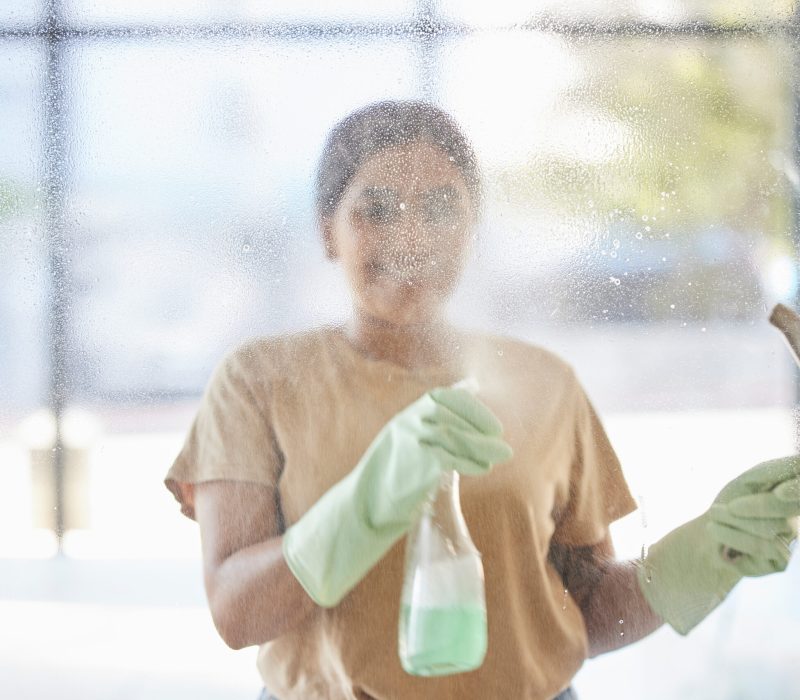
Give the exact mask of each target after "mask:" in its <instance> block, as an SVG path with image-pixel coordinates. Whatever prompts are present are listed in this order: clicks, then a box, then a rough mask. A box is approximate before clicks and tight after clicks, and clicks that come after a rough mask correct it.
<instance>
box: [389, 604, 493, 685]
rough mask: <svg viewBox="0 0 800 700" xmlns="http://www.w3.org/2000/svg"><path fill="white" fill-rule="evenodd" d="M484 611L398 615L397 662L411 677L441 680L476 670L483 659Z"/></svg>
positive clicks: (465, 609)
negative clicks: (431, 677)
mask: <svg viewBox="0 0 800 700" xmlns="http://www.w3.org/2000/svg"><path fill="white" fill-rule="evenodd" d="M486 637H487V634H486V610H485V609H484V608H482V607H478V606H451V607H442V608H414V609H413V611H412V609H411V606H409V605H403V606H402V610H401V611H400V637H399V640H400V661H401V663H402V665H403V669H404V670H405V671H406V672H407V673H411V674H413V675H415V676H444V675H447V674H450V673H461V672H464V671H472V670H473V669H476V668H478V667H479V666H480V665H481V664H482V663H483V659H484V657H485V656H486V645H487V639H486Z"/></svg>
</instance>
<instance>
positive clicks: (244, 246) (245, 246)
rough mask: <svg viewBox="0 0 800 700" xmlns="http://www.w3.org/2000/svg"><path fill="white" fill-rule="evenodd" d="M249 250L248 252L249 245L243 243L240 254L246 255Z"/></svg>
mask: <svg viewBox="0 0 800 700" xmlns="http://www.w3.org/2000/svg"><path fill="white" fill-rule="evenodd" d="M249 250H250V244H249V243H245V244H244V245H243V246H242V252H244V253H247V252H248V251H249Z"/></svg>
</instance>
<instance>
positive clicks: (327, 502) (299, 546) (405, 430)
mask: <svg viewBox="0 0 800 700" xmlns="http://www.w3.org/2000/svg"><path fill="white" fill-rule="evenodd" d="M501 435H502V426H501V424H500V421H499V420H498V419H497V417H496V416H495V415H494V414H493V413H492V412H491V411H490V410H489V409H488V408H487V407H486V406H485V405H484V404H483V403H481V402H480V401H479V400H478V399H477V398H475V396H474V395H473V394H472V393H470V392H469V391H467V390H465V389H460V388H446V387H440V388H437V389H433V390H431V391H429V392H427V393H426V394H424V395H423V396H422V397H421V398H419V399H418V400H417V401H415V402H414V403H412V404H411V405H410V406H407V407H406V408H405V409H403V410H402V411H400V412H399V413H398V414H397V415H396V416H394V418H392V419H391V420H390V421H389V422H388V423H387V424H386V425H385V426H384V427H383V428H382V429H381V431H380V432H379V433H378V435H377V437H376V438H375V439H374V440H373V442H372V443H371V444H370V446H369V447H368V448H367V450H366V452H365V453H364V455H363V456H362V457H361V459H360V460H359V462H358V464H357V465H356V466H355V468H354V469H353V470H352V471H351V472H350V473H349V474H348V475H347V476H346V477H345V478H344V479H342V480H341V481H339V482H338V483H336V484H334V486H332V487H331V488H330V489H329V490H328V491H326V492H325V493H324V494H323V496H322V497H321V498H320V499H319V501H317V502H316V503H315V504H314V505H313V506H312V507H311V508H310V509H309V510H308V511H307V512H306V513H305V514H304V515H303V517H302V518H300V519H299V520H298V521H297V522H296V523H294V524H293V525H292V526H291V527H289V528H288V529H287V530H286V532H285V533H284V536H283V543H282V546H283V554H284V557H285V559H286V562H287V564H288V566H289V568H290V569H291V571H292V573H293V574H294V575H295V577H296V578H297V580H298V581H299V582H300V584H301V585H302V586H303V588H304V589H305V590H306V592H307V593H308V594H309V596H311V598H312V599H313V600H314V601H315V602H316V603H317V604H318V605H322V606H324V607H332V606H334V605H336V604H337V603H338V602H339V601H340V600H341V599H342V598H343V597H344V596H345V594H346V593H347V592H348V591H350V589H351V588H353V586H355V585H356V584H357V583H358V582H359V581H360V580H361V579H362V578H363V577H364V575H365V574H366V573H367V572H368V571H369V570H370V569H371V568H372V567H373V566H374V565H375V564H376V563H377V562H378V560H379V559H381V557H383V555H384V554H385V553H386V552H387V551H388V550H389V548H390V547H391V546H392V545H393V544H394V543H395V542H397V540H399V539H400V537H402V536H403V535H404V534H405V533H406V532H407V530H408V529H409V527H410V526H411V524H412V522H413V521H414V518H415V517H416V515H417V514H418V510H419V508H420V507H421V505H422V503H423V502H424V501H425V499H426V498H427V497H428V495H429V494H430V493H431V492H432V491H433V489H434V488H435V487H436V486H437V485H438V483H439V478H440V476H441V474H442V472H443V471H444V470H449V469H456V470H457V471H459V472H461V473H462V474H484V473H485V472H487V471H488V470H489V469H490V468H491V466H492V465H493V464H495V463H497V462H502V461H505V460H507V459H509V458H510V457H511V455H512V450H511V447H510V446H509V445H508V443H506V442H505V441H504V440H503V439H502V437H501Z"/></svg>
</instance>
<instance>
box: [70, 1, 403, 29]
mask: <svg viewBox="0 0 800 700" xmlns="http://www.w3.org/2000/svg"><path fill="white" fill-rule="evenodd" d="M64 7H65V11H66V13H67V15H68V16H69V17H70V19H71V20H73V21H75V22H80V23H83V22H92V23H99V24H109V23H138V22H147V23H150V22H154V23H158V24H168V23H175V22H179V23H180V22H263V21H273V20H280V21H284V20H285V21H310V22H317V23H324V22H338V21H366V20H369V21H377V20H380V21H386V20H397V19H400V18H402V17H403V16H404V15H405V14H406V13H410V12H411V10H412V9H413V4H412V2H411V0H390V1H389V2H381V3H365V2H361V1H360V0H344V1H343V2H335V3H331V2H325V1H324V0H298V1H297V2H291V3H281V2H258V1H256V0H240V1H238V2H221V1H219V0H214V1H211V2H203V3H198V2H191V1H190V0H173V2H168V3H165V2H158V0H143V1H142V2H136V3H130V2H125V0H113V1H112V2H102V1H101V0H65V2H64Z"/></svg>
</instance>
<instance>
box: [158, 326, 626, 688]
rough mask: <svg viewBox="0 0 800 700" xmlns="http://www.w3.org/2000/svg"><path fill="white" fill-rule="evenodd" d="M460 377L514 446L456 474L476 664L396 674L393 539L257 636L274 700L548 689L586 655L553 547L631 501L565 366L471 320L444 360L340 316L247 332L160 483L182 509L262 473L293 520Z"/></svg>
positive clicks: (599, 531) (586, 540)
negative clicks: (377, 555)
mask: <svg viewBox="0 0 800 700" xmlns="http://www.w3.org/2000/svg"><path fill="white" fill-rule="evenodd" d="M465 375H471V376H474V377H475V378H476V379H477V380H478V383H479V385H480V390H479V393H478V397H479V398H480V399H481V400H482V401H483V402H484V403H485V404H486V405H488V406H489V407H490V408H491V409H492V411H493V412H494V413H495V415H497V417H498V418H499V419H500V421H501V422H502V424H503V427H504V437H505V439H506V440H507V442H508V443H509V444H510V445H511V446H512V448H513V450H514V457H513V458H512V460H510V461H508V462H505V463H502V464H499V465H496V466H495V467H494V468H493V469H492V471H491V472H490V473H489V474H487V475H483V476H473V477H469V476H462V478H461V503H462V510H463V512H464V517H465V519H466V522H467V526H468V528H469V531H470V534H471V536H472V540H473V542H474V543H475V545H476V546H477V548H478V550H479V551H480V552H481V554H482V558H483V566H484V572H485V580H486V603H487V615H488V635H489V637H488V638H489V643H488V652H487V655H486V659H485V661H484V663H483V665H482V666H481V667H480V668H479V669H477V670H475V671H472V672H469V673H462V674H457V675H452V676H443V677H438V678H420V677H415V676H411V675H408V674H407V673H405V671H403V669H402V667H401V665H400V660H399V658H398V651H397V623H398V615H399V613H400V593H401V585H402V578H403V565H404V542H405V538H403V539H401V540H400V541H399V542H398V543H397V544H396V545H395V546H394V547H393V548H392V549H391V550H390V551H389V552H388V553H387V555H386V556H385V557H384V558H383V559H382V560H381V561H380V562H379V563H378V564H377V565H376V566H375V567H374V568H373V569H372V570H371V571H370V572H369V573H368V574H367V575H366V577H365V578H364V579H362V581H361V582H360V583H359V584H358V585H357V586H356V587H355V588H354V589H353V590H352V591H351V592H350V593H349V594H348V595H347V596H346V597H345V598H344V600H342V602H341V603H340V604H339V605H338V606H336V607H335V608H330V609H323V608H319V609H317V610H316V612H315V613H314V614H312V615H311V617H310V618H309V619H308V620H306V621H305V622H304V623H303V625H302V626H301V627H299V628H297V629H294V630H292V631H291V632H288V633H287V634H285V635H283V636H281V637H279V638H277V639H275V640H273V641H271V642H268V643H266V644H263V645H262V646H261V647H260V650H259V654H258V668H259V671H260V673H261V676H262V678H263V680H264V684H265V685H266V686H267V688H269V689H270V691H271V692H272V693H273V694H274V695H275V696H277V697H278V698H280V700H350V699H353V698H357V699H363V698H378V699H380V700H398V699H399V700H403V699H406V698H408V699H412V698H413V699H414V700H422V699H424V698H432V699H433V698H435V699H436V700H443V699H445V698H453V699H458V700H469V699H470V698H476V699H478V698H480V699H481V700H485V699H486V698H514V699H515V700H549V699H550V698H552V697H553V696H554V695H556V694H557V693H558V692H559V691H560V690H562V689H563V688H565V687H566V686H567V685H569V683H570V680H571V679H572V677H573V676H574V674H575V673H576V672H577V670H578V669H579V667H580V666H581V664H582V663H583V661H584V659H585V658H586V656H587V638H586V629H585V626H584V622H583V618H582V616H581V613H580V610H579V608H578V607H577V605H576V603H575V602H574V601H573V599H572V597H571V596H570V595H568V594H565V591H564V587H563V584H562V582H561V579H560V577H559V575H558V573H557V572H556V570H555V569H554V568H553V566H552V564H551V563H550V562H549V561H548V549H549V547H550V543H551V541H555V542H559V543H561V544H564V545H574V546H580V545H591V544H595V543H597V542H599V541H600V540H602V539H603V538H604V537H605V536H606V534H607V532H608V524H609V523H611V522H613V521H614V520H617V519H618V518H620V517H622V516H624V515H626V514H628V513H630V512H631V511H633V510H634V509H635V508H636V504H635V502H634V501H633V499H632V498H631V495H630V492H629V490H628V487H627V485H626V483H625V479H624V477H623V474H622V471H621V469H620V465H619V461H618V460H617V457H616V455H615V453H614V451H613V449H612V447H611V445H610V444H609V441H608V438H607V436H606V434H605V432H604V430H603V428H602V426H601V423H600V421H599V419H598V417H597V415H596V413H595V411H594V409H593V407H592V405H591V404H590V402H589V400H588V399H587V397H586V394H585V393H584V391H583V389H582V387H581V385H580V384H579V382H578V380H577V379H576V377H575V374H574V373H573V371H572V369H571V367H570V366H569V365H568V364H567V363H566V362H564V361H563V360H561V359H559V358H558V357H557V356H556V355H554V354H553V353H551V352H549V351H547V350H544V349H542V348H540V347H537V346H534V345H531V344H528V343H525V342H522V341H519V340H514V339H510V338H507V337H502V336H493V335H487V334H481V333H477V332H469V331H465V332H462V334H461V335H460V341H459V345H458V350H457V355H456V356H454V357H453V358H452V359H451V360H450V361H449V362H448V365H447V366H444V367H437V368H429V369H426V370H421V371H418V370H413V371H412V370H408V369H405V368H403V367H400V366H398V365H396V364H394V363H391V362H388V361H385V360H378V359H374V358H368V357H366V356H364V355H362V354H361V353H360V352H359V351H358V350H356V349H355V348H354V347H353V346H352V345H351V344H350V342H349V341H348V340H347V337H346V336H345V335H344V332H343V331H342V329H341V328H338V327H334V326H325V327H321V328H316V329H313V330H308V331H304V332H301V333H296V334H289V335H283V336H275V337H263V338H258V339H255V340H252V341H249V342H247V343H245V344H244V345H242V346H240V347H239V348H237V349H236V350H235V351H233V352H232V353H230V354H229V355H228V356H227V357H226V358H225V359H224V360H223V361H222V362H221V363H220V365H219V366H218V367H217V369H216V371H215V372H214V375H213V377H212V379H211V381H210V382H209V384H208V386H207V387H206V391H205V393H204V396H203V399H202V403H201V405H200V409H199V411H198V413H197V416H196V418H195V420H194V423H193V425H192V427H191V430H190V432H189V434H188V436H187V439H186V442H185V444H184V446H183V449H182V450H181V452H180V454H179V455H178V457H177V458H176V460H175V462H174V464H173V465H172V468H171V469H170V470H169V473H168V475H167V478H166V484H167V486H168V487H169V488H170V490H171V491H172V492H173V493H174V494H175V496H176V498H177V499H178V500H179V501H180V502H181V509H182V512H183V513H184V514H185V515H187V516H189V517H194V511H193V498H192V494H193V489H192V484H194V483H197V482H202V481H208V480H213V479H234V480H243V481H252V482H257V483H260V484H266V485H269V486H271V487H273V488H274V489H275V490H276V491H277V494H276V499H275V501H276V503H277V504H278V505H277V507H279V508H280V510H281V515H282V518H283V521H284V523H285V525H286V527H288V526H290V525H291V524H292V523H294V522H295V521H297V520H298V519H299V518H300V517H302V515H303V514H304V513H305V512H306V511H307V510H308V509H309V508H310V507H311V506H312V505H313V504H314V503H315V502H316V501H317V499H319V497H320V496H321V495H322V494H323V493H324V492H325V491H327V490H328V489H329V488H330V487H331V486H333V484H335V483H336V482H337V481H339V480H340V479H342V478H343V477H344V476H345V475H346V474H347V473H348V472H349V471H350V470H351V469H352V468H353V467H354V466H355V465H356V463H357V462H358V460H359V458H360V457H361V455H362V454H363V453H364V451H365V450H366V449H367V447H368V446H369V444H370V443H371V442H372V440H373V439H374V438H375V436H376V435H377V433H378V432H379V431H380V429H381V428H382V427H383V426H384V424H385V423H386V422H387V421H388V420H389V419H390V418H391V417H392V416H394V415H395V414H396V413H397V412H398V411H400V410H401V409H403V408H404V407H405V406H407V405H408V404H410V403H411V402H413V401H414V400H416V399H417V398H419V397H420V396H421V395H422V394H423V393H424V392H425V391H427V390H429V389H431V388H433V387H435V386H444V385H449V384H451V383H452V382H454V381H456V380H458V379H460V378H462V377H464V376H465ZM269 594H270V593H269V591H264V595H269Z"/></svg>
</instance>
